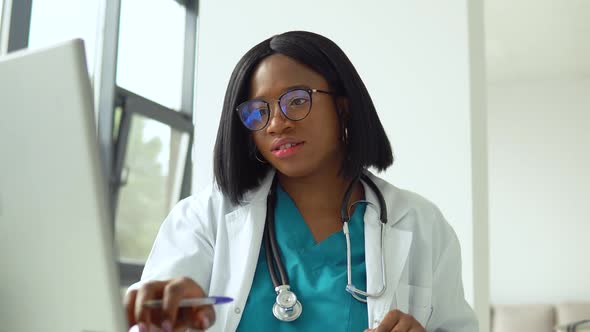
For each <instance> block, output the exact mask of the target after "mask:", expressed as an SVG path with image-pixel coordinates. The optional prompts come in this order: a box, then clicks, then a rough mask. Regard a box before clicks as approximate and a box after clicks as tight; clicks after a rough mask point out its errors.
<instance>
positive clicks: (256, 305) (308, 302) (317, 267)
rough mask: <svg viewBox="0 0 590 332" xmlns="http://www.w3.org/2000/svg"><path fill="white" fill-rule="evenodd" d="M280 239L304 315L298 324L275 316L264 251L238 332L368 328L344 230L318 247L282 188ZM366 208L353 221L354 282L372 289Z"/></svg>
mask: <svg viewBox="0 0 590 332" xmlns="http://www.w3.org/2000/svg"><path fill="white" fill-rule="evenodd" d="M274 213H275V230H276V239H277V242H278V245H279V247H280V250H281V256H282V257H283V264H284V265H285V269H286V270H287V274H288V277H289V282H290V286H291V290H292V291H293V292H294V293H295V295H297V298H298V299H299V301H300V302H301V305H302V307H303V312H302V314H301V316H300V317H299V318H298V319H296V320H295V321H292V322H282V321H279V320H278V319H277V318H275V316H274V315H273V314H272V306H273V304H274V303H275V299H276V293H275V291H274V286H273V284H272V281H271V279H270V276H269V272H268V267H267V264H266V256H265V250H264V245H262V246H261V249H260V254H259V256H258V263H257V265H256V272H255V274H254V280H253V283H252V288H251V290H250V294H249V295H248V300H247V301H246V306H245V308H244V312H243V315H242V319H241V320H240V324H239V326H238V329H237V331H240V332H244V331H246V332H250V331H279V332H282V331H322V332H324V331H352V332H361V331H364V330H365V329H366V328H368V326H369V324H368V321H367V304H366V303H363V302H360V301H358V300H355V299H354V298H353V297H352V296H351V295H350V294H349V293H348V292H347V291H346V284H347V275H346V239H345V237H344V233H342V232H341V231H338V232H335V233H333V234H331V235H330V236H328V237H327V238H326V239H324V240H323V241H321V242H320V243H316V242H315V239H314V238H313V235H312V233H311V231H310V229H309V228H308V226H307V224H306V223H305V221H304V220H303V217H302V215H301V214H300V213H299V210H298V209H297V207H296V206H295V203H294V202H293V200H292V199H291V197H289V195H288V194H287V193H286V192H285V191H284V190H283V189H282V188H280V186H277V203H276V208H275V212H274ZM364 214H365V205H364V204H358V205H357V207H356V209H355V211H354V214H353V216H352V217H351V220H350V222H349V229H350V242H351V254H352V283H353V284H354V285H355V286H356V287H357V288H360V289H366V284H367V278H366V266H365V232H364V221H363V218H364Z"/></svg>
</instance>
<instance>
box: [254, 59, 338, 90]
mask: <svg viewBox="0 0 590 332" xmlns="http://www.w3.org/2000/svg"><path fill="white" fill-rule="evenodd" d="M294 86H307V87H310V88H314V89H327V88H328V83H327V82H326V80H325V79H324V78H323V77H322V76H321V75H320V74H319V73H317V72H315V71H314V70H312V69H311V68H309V67H308V66H306V65H304V64H302V63H300V62H298V61H296V60H294V59H292V58H290V57H288V56H286V55H283V54H273V55H271V56H269V57H267V58H265V59H264V60H262V61H261V62H260V64H258V66H257V67H256V69H255V70H254V72H253V73H252V77H251V78H250V91H249V92H250V98H268V99H275V98H278V96H280V95H281V94H282V93H283V92H284V91H286V90H287V89H289V88H291V87H294Z"/></svg>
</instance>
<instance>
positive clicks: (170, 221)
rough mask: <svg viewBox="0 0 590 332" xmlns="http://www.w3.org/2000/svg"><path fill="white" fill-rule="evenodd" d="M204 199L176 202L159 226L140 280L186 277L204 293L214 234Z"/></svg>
mask: <svg viewBox="0 0 590 332" xmlns="http://www.w3.org/2000/svg"><path fill="white" fill-rule="evenodd" d="M208 201H209V200H208V199H207V198H206V197H194V196H193V197H189V198H186V199H184V200H182V201H181V202H179V203H178V204H177V205H176V206H175V207H174V208H173V209H172V211H171V212H170V214H169V215H168V217H167V218H166V219H165V220H164V222H163V223H162V225H161V227H160V230H159V232H158V235H157V236H156V240H155V241H154V245H153V247H152V250H151V253H150V255H149V257H148V260H147V262H146V264H145V267H144V270H143V273H142V276H141V280H140V281H139V282H138V283H135V284H134V285H132V286H131V287H129V289H136V288H139V287H140V286H141V285H142V284H143V283H145V282H146V281H150V280H167V279H171V278H176V277H189V278H191V279H193V280H194V281H195V282H196V283H197V284H199V286H201V287H202V288H203V290H204V291H205V293H208V290H209V283H210V278H211V268H212V264H213V248H214V242H213V241H214V240H213V239H214V234H213V232H214V230H213V227H212V225H211V222H212V221H211V219H213V218H209V217H211V216H209V215H207V214H206V212H207V211H211V210H212V209H209V208H210V207H208V206H207V205H208V204H207V202H208Z"/></svg>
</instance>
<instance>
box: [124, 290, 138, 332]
mask: <svg viewBox="0 0 590 332" xmlns="http://www.w3.org/2000/svg"><path fill="white" fill-rule="evenodd" d="M136 296H137V289H134V290H131V291H129V292H127V294H125V311H126V312H127V322H128V327H129V328H131V327H132V326H133V325H135V324H137V321H136V320H135V313H134V312H135V297H136Z"/></svg>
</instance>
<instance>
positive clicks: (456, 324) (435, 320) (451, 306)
mask: <svg viewBox="0 0 590 332" xmlns="http://www.w3.org/2000/svg"><path fill="white" fill-rule="evenodd" d="M445 224H446V222H445ZM446 226H447V227H446V228H447V229H446V232H445V233H446V234H447V236H446V241H445V242H446V243H445V244H443V247H444V249H443V250H442V251H441V252H440V256H439V258H438V260H437V262H436V265H435V268H434V275H433V290H434V293H433V303H432V305H433V310H432V313H431V319H430V321H429V323H428V325H427V327H426V329H427V330H428V331H436V332H447V331H449V332H450V331H453V332H477V331H479V329H478V322H477V318H476V316H475V313H474V312H473V310H472V309H471V307H470V306H469V304H468V303H467V301H465V296H464V293H463V281H462V278H461V249H460V246H459V240H458V239H457V236H456V234H455V232H454V231H453V230H452V229H451V227H450V226H448V224H447V225H446Z"/></svg>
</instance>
